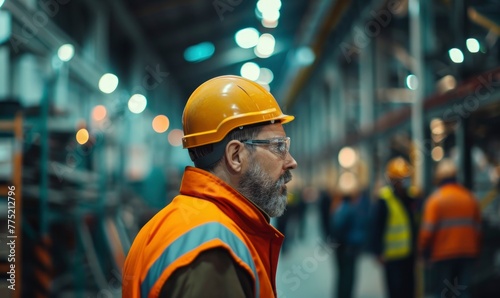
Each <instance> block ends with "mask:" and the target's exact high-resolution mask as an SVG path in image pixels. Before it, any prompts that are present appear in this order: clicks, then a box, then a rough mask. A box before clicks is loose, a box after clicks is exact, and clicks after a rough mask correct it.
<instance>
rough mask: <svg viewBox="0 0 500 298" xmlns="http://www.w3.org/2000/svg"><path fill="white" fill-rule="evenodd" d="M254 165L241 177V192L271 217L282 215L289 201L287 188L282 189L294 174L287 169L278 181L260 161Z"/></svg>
mask: <svg viewBox="0 0 500 298" xmlns="http://www.w3.org/2000/svg"><path fill="white" fill-rule="evenodd" d="M252 165H253V166H252V167H251V168H250V169H249V170H248V171H247V172H246V173H244V174H243V177H242V178H241V181H240V183H239V189H238V190H239V192H240V193H241V194H242V195H243V196H245V197H246V198H247V199H249V200H250V201H252V202H253V203H254V204H255V205H257V206H258V207H259V208H260V209H262V210H263V211H264V212H265V213H266V214H267V215H269V216H270V217H278V216H281V215H282V214H283V213H284V212H285V209H286V202H287V190H286V188H285V189H282V186H283V185H285V183H287V182H288V181H290V180H291V179H292V174H291V173H290V171H286V172H285V174H283V176H281V177H280V178H279V179H278V181H273V180H272V179H271V177H269V175H267V174H266V173H265V172H264V171H263V170H262V168H261V167H260V166H259V165H258V163H256V162H254V163H252Z"/></svg>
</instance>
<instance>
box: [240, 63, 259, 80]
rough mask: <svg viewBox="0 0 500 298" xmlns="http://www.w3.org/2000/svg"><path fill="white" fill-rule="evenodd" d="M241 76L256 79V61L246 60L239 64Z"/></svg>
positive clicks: (257, 69)
mask: <svg viewBox="0 0 500 298" xmlns="http://www.w3.org/2000/svg"><path fill="white" fill-rule="evenodd" d="M240 73H241V76H242V77H244V78H247V79H249V80H252V81H256V80H257V79H258V78H259V75H260V67H259V65H257V63H254V62H247V63H245V64H243V66H241V70H240Z"/></svg>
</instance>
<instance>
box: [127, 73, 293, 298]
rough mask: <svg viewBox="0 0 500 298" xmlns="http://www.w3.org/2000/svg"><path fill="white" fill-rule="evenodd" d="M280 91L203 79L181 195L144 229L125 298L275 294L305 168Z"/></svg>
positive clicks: (189, 118)
mask: <svg viewBox="0 0 500 298" xmlns="http://www.w3.org/2000/svg"><path fill="white" fill-rule="evenodd" d="M293 119H294V117H293V116H289V115H285V114H283V113H282V111H281V109H280V107H279V106H278V104H277V102H276V100H275V99H274V97H273V96H272V95H271V94H270V93H269V92H268V91H267V90H266V89H264V88H263V87H262V86H260V85H259V84H257V83H255V82H253V81H250V80H247V79H244V78H242V77H238V76H221V77H216V78H213V79H211V80H208V81H207V82H205V83H203V84H202V85H200V86H199V87H198V88H197V89H196V90H195V91H194V92H193V94H192V95H191V96H190V98H189V99H188V101H187V103H186V106H185V108H184V113H183V122H182V123H183V129H184V137H183V147H184V148H187V149H188V151H189V155H190V157H191V159H192V160H193V162H194V165H195V167H186V169H185V172H184V175H183V178H182V182H181V187H180V194H179V195H178V196H176V197H175V198H174V199H173V200H172V202H171V203H170V204H169V205H168V206H166V207H165V208H163V209H162V210H161V211H160V212H158V213H157V214H156V215H155V216H154V217H153V218H152V219H151V220H150V221H149V222H148V223H147V224H146V225H145V226H144V227H143V228H142V229H141V231H140V232H139V233H138V235H137V236H136V238H135V240H134V242H133V244H132V247H131V248H130V251H129V253H128V255H127V259H126V261H125V267H124V272H123V280H122V282H123V287H122V296H123V297H134V298H135V297H266V298H267V297H275V296H276V293H277V291H276V284H275V275H276V271H277V264H278V258H279V252H280V249H281V245H282V242H283V235H282V234H281V233H280V232H279V231H278V230H277V229H275V228H274V227H273V226H272V225H271V224H270V217H276V216H280V215H281V214H282V213H283V212H284V210H285V206H286V200H287V187H286V183H288V182H289V181H290V180H291V172H290V171H291V170H292V169H295V168H296V166H297V163H296V161H295V160H294V159H293V157H292V156H291V155H290V152H289V149H290V138H289V137H287V136H286V133H285V130H284V128H283V124H284V123H287V122H290V121H292V120H293Z"/></svg>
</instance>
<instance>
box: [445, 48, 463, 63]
mask: <svg viewBox="0 0 500 298" xmlns="http://www.w3.org/2000/svg"><path fill="white" fill-rule="evenodd" d="M448 55H449V56H450V59H451V61H453V62H454V63H462V62H464V54H463V53H462V51H460V49H457V48H453V49H450V50H449V51H448Z"/></svg>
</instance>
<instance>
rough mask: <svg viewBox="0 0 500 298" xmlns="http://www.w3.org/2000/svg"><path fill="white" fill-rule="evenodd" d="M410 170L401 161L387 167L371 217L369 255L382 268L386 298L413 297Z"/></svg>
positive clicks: (413, 208) (413, 207) (414, 205)
mask: <svg viewBox="0 0 500 298" xmlns="http://www.w3.org/2000/svg"><path fill="white" fill-rule="evenodd" d="M411 174H412V168H411V166H410V165H409V163H408V162H407V161H406V160H405V159H403V158H402V157H396V158H393V159H391V160H390V161H389V162H388V163H387V167H386V176H387V180H388V184H387V185H386V186H384V187H382V188H381V189H380V191H379V193H378V199H377V201H376V202H375V206H374V208H373V214H372V233H371V236H370V240H371V241H370V244H369V249H370V251H371V252H372V253H373V254H374V255H375V256H376V258H377V260H378V261H379V263H380V264H381V265H382V266H383V267H384V271H385V281H386V287H387V294H388V296H389V297H390V298H402V297H405V298H412V297H414V296H415V273H414V270H415V256H416V253H415V251H416V250H415V244H416V242H415V240H416V234H417V224H416V222H415V213H416V212H417V208H418V205H417V200H415V198H414V196H412V195H411V194H410V191H409V187H407V185H408V183H407V182H408V181H409V178H410V176H411Z"/></svg>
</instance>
